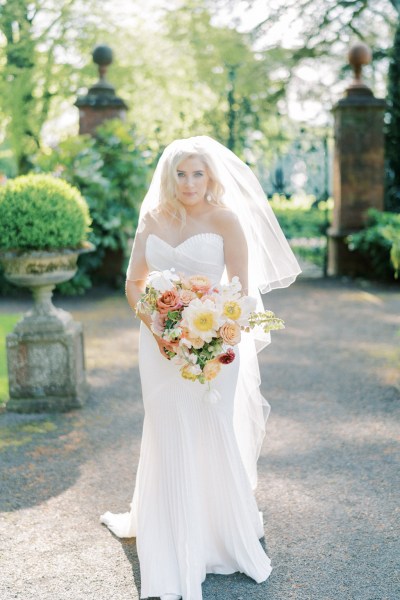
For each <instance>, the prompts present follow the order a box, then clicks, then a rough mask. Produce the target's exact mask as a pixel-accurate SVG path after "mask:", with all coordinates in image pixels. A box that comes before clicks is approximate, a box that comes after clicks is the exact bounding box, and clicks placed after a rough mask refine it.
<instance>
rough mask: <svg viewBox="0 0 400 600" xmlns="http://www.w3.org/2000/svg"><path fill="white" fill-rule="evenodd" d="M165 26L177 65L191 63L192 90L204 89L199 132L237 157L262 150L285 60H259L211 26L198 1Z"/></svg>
mask: <svg viewBox="0 0 400 600" xmlns="http://www.w3.org/2000/svg"><path fill="white" fill-rule="evenodd" d="M165 25H166V35H167V36H168V39H169V40H171V43H172V42H173V45H174V48H175V53H176V56H177V57H178V61H179V62H180V60H181V57H183V56H187V55H190V56H191V57H192V61H193V67H194V68H193V70H192V71H191V72H190V75H189V77H190V79H191V80H192V84H193V86H196V84H197V85H201V86H203V87H205V88H207V89H208V97H209V99H210V100H211V102H210V101H209V102H208V103H207V104H208V106H207V104H206V105H205V106H204V112H203V118H202V123H200V124H199V125H201V128H202V132H204V130H206V131H205V132H208V133H210V135H213V136H214V137H216V138H217V139H219V140H220V141H221V142H223V143H225V144H226V145H227V146H228V147H229V148H231V149H232V150H234V151H236V152H238V153H239V154H242V153H243V152H244V151H245V150H246V149H250V150H251V149H253V147H257V146H259V147H260V146H262V141H261V140H265V139H266V137H269V133H270V128H271V126H272V127H274V125H273V123H274V121H275V118H276V113H277V103H278V102H279V100H280V99H281V98H283V97H284V94H285V86H286V81H287V79H286V74H283V76H282V75H281V76H280V77H279V76H275V75H276V70H277V66H278V65H280V64H281V63H282V61H283V62H284V61H285V59H286V52H285V50H282V49H274V50H273V51H271V52H269V53H265V54H260V53H259V52H257V51H255V50H254V49H253V48H252V39H251V36H249V35H248V34H245V33H241V32H239V31H237V30H235V29H234V28H231V27H228V26H222V25H217V24H215V23H214V22H213V18H212V13H211V12H210V10H209V9H208V8H207V5H206V3H205V2H203V1H201V0H192V1H190V2H186V3H185V5H184V6H183V7H181V8H180V9H175V10H171V11H170V12H168V14H167V15H166V18H165ZM271 73H272V74H273V75H274V76H271Z"/></svg>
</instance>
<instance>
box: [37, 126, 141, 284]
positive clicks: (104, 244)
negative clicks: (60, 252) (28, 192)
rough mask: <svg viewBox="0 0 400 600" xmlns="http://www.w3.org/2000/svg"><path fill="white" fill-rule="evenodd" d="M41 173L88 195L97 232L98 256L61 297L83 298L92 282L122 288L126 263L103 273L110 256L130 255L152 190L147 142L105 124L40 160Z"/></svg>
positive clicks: (88, 259) (93, 236) (93, 237)
mask: <svg viewBox="0 0 400 600" xmlns="http://www.w3.org/2000/svg"><path fill="white" fill-rule="evenodd" d="M36 165H37V169H41V170H43V171H50V172H52V173H54V174H58V175H59V176H60V177H62V178H63V179H65V180H67V181H68V182H69V183H71V184H73V185H74V186H76V187H77V188H79V190H80V191H81V193H82V194H83V195H84V196H85V198H86V200H87V202H88V205H89V209H90V214H91V217H92V227H91V232H90V236H89V241H90V242H92V243H93V244H94V245H95V246H96V250H95V252H91V253H90V254H86V255H83V256H82V257H81V258H80V261H79V263H80V264H79V269H78V273H77V275H76V276H75V277H74V279H73V280H71V281H69V282H66V283H65V284H61V285H60V286H59V287H58V289H59V290H60V291H61V292H62V293H68V294H70V293H83V292H84V291H85V290H86V289H88V288H89V287H90V286H91V284H92V282H96V283H102V282H107V283H110V282H112V283H114V284H117V285H119V284H121V283H122V282H123V279H124V274H125V269H124V266H125V265H124V264H123V263H122V264H121V261H120V264H119V265H118V264H117V262H115V264H114V265H112V269H113V272H112V273H111V274H109V275H107V274H106V273H104V272H103V275H101V274H100V270H101V269H103V271H104V261H105V260H106V259H107V255H108V256H110V253H114V255H113V256H115V257H116V261H117V258H118V256H121V257H122V259H123V258H124V257H125V258H126V257H127V256H128V245H129V239H130V238H132V237H133V236H134V234H135V231H136V225H137V220H138V214H139V206H140V204H141V202H142V199H143V196H144V194H145V192H146V190H147V185H148V179H149V175H150V172H151V171H152V166H153V158H152V155H151V153H149V151H148V150H147V148H146V146H145V144H144V142H143V140H138V139H137V136H136V134H135V131H134V130H133V129H132V128H130V127H129V126H127V125H126V124H124V123H123V122H121V121H120V120H117V119H115V120H110V121H106V122H105V123H104V124H103V125H102V126H101V127H99V128H98V129H97V130H96V137H95V138H92V137H91V136H89V135H80V136H75V137H71V138H69V139H67V140H65V141H63V142H61V143H60V144H59V146H58V147H57V148H56V149H54V150H53V151H51V152H50V153H48V154H41V155H39V156H38V157H37V159H36Z"/></svg>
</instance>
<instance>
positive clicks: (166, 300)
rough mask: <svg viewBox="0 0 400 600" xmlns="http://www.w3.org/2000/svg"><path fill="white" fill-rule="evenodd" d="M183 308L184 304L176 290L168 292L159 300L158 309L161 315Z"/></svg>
mask: <svg viewBox="0 0 400 600" xmlns="http://www.w3.org/2000/svg"><path fill="white" fill-rule="evenodd" d="M181 306H182V302H181V300H180V297H179V294H178V292H177V291H176V290H166V291H165V292H163V294H162V295H161V296H160V298H159V299H158V300H157V308H158V310H159V312H160V313H161V314H167V313H168V311H169V310H176V309H178V308H180V307H181Z"/></svg>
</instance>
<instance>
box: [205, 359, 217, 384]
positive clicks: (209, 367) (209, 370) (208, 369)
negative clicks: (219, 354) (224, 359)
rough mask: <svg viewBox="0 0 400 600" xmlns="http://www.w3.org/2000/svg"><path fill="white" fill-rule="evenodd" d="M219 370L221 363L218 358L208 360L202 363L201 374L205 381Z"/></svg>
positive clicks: (212, 377) (209, 379) (214, 375)
mask: <svg viewBox="0 0 400 600" xmlns="http://www.w3.org/2000/svg"><path fill="white" fill-rule="evenodd" d="M220 370H221V363H220V362H219V361H218V360H215V359H213V360H210V361H208V363H206V364H205V365H204V368H203V375H204V378H205V379H206V381H211V379H214V378H215V377H216V376H217V375H218V373H219V372H220Z"/></svg>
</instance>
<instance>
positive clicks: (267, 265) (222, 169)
mask: <svg viewBox="0 0 400 600" xmlns="http://www.w3.org/2000/svg"><path fill="white" fill-rule="evenodd" d="M181 152H182V153H183V152H185V153H186V152H192V153H199V154H203V155H204V154H205V155H208V157H209V158H210V159H211V161H212V163H213V164H214V166H215V169H216V171H217V174H218V178H219V180H220V182H221V183H222V185H223V187H224V190H225V192H224V195H223V198H222V200H223V203H224V204H225V205H226V206H228V207H229V208H230V209H231V210H232V211H233V212H235V213H236V215H237V217H238V218H239V221H240V223H241V226H242V228H243V231H244V233H245V236H246V240H247V245H248V252H249V261H248V266H249V295H250V296H254V297H255V298H256V299H257V310H263V302H262V298H261V294H260V292H261V293H266V292H269V291H270V290H272V289H274V288H282V287H287V286H289V285H290V284H291V283H293V281H294V280H295V279H296V277H297V275H298V274H299V273H300V272H301V270H300V267H299V265H298V263H297V260H296V258H295V257H294V255H293V252H292V250H291V249H290V246H289V244H288V242H287V240H286V238H285V236H284V234H283V232H282V230H281V228H280V226H279V223H278V221H277V219H276V217H275V215H274V213H273V211H272V209H271V207H270V206H269V204H268V200H267V198H266V196H265V194H264V191H263V189H262V187H261V185H260V183H259V181H258V179H257V177H256V176H255V175H254V173H253V172H252V170H251V169H250V168H249V167H248V166H247V165H246V164H245V163H244V162H243V161H242V160H240V158H238V157H237V156H236V155H235V154H234V153H233V152H231V151H230V150H228V149H227V148H226V147H225V146H223V145H222V144H220V143H219V142H217V141H215V140H214V139H212V138H210V137H208V136H196V137H191V138H187V139H182V140H175V141H174V142H172V143H171V144H169V145H168V146H167V147H166V148H165V150H164V152H163V154H162V155H161V157H160V160H159V162H158V164H157V167H156V170H155V172H154V175H153V179H152V181H151V184H150V187H149V190H148V192H147V194H146V196H145V198H144V200H143V203H142V206H141V210H140V215H139V224H138V229H140V225H141V221H142V220H143V218H144V217H145V215H146V214H147V213H148V212H149V211H151V210H153V209H155V208H156V207H157V205H158V203H159V198H160V186H161V173H162V169H163V166H164V164H165V162H166V161H167V160H171V158H172V157H174V156H175V155H176V154H177V153H181ZM128 269H129V268H128ZM224 278H225V280H226V273H225V274H224ZM269 343H270V335H269V334H265V333H264V332H263V331H262V329H261V328H259V329H254V330H252V331H251V332H250V333H244V334H243V337H242V341H241V342H240V344H239V346H240V370H239V379H238V385H237V389H236V394H235V404H234V428H235V434H236V438H237V441H238V445H239V450H240V453H241V457H242V461H243V464H244V466H245V468H246V471H247V473H248V476H249V479H250V482H251V485H252V487H253V489H254V488H255V487H256V486H257V460H258V457H259V454H260V451H261V446H262V442H263V439H264V436H265V423H266V419H267V417H268V414H269V411H270V405H269V404H268V402H267V401H266V400H265V398H264V397H263V396H262V395H261V392H260V383H261V378H260V371H259V365H258V359H257V352H259V351H260V350H261V349H262V348H264V347H265V346H266V345H267V344H269Z"/></svg>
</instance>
